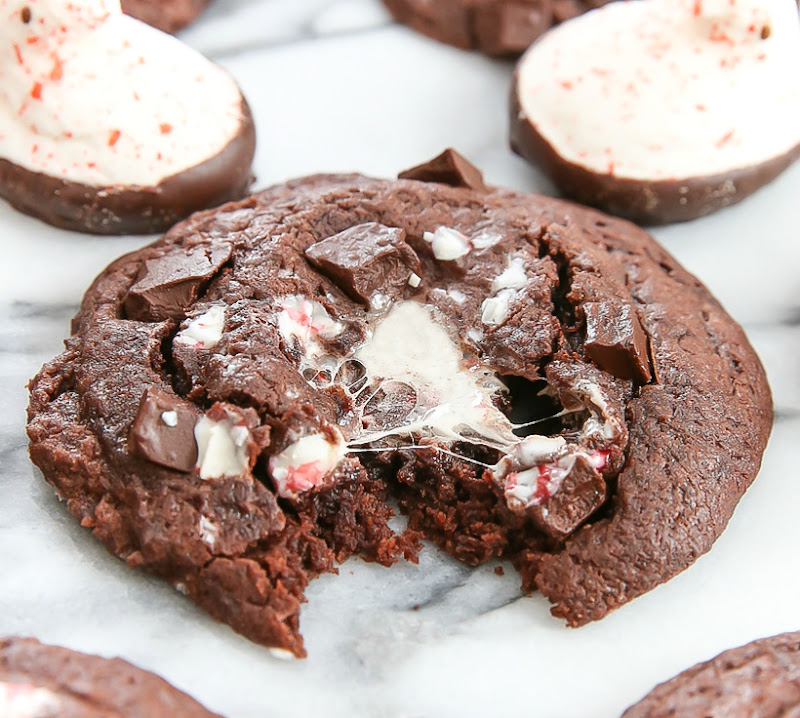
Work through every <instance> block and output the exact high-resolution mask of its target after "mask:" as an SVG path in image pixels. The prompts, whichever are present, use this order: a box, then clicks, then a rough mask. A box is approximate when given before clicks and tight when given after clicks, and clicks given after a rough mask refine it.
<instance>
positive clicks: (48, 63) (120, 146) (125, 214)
mask: <svg viewBox="0 0 800 718" xmlns="http://www.w3.org/2000/svg"><path fill="white" fill-rule="evenodd" d="M254 149H255V133H254V129H253V122H252V119H251V117H250V112H249V110H248V108H247V104H246V102H245V100H244V98H243V97H242V95H241V93H240V91H239V88H238V87H237V85H236V83H235V82H234V80H233V79H232V78H231V77H230V76H229V75H228V74H227V73H226V72H225V71H224V70H222V69H221V68H220V67H218V66H216V65H214V64H212V63H211V62H209V61H208V60H206V59H205V58H204V57H202V56H201V55H199V54H198V53H196V52H195V51H194V50H192V49H190V48H189V47H187V46H186V45H184V44H182V43H181V42H179V41H178V40H176V39H175V38H173V37H171V36H169V35H166V34H164V33H161V32H159V31H158V30H155V29H153V28H151V27H149V26H148V25H145V24H144V23H142V22H139V21H138V20H135V19H133V18H131V17H128V16H126V15H123V14H122V11H121V9H120V3H119V0H78V1H76V2H71V3H61V2H52V1H50V0H28V1H27V2H21V1H19V0H0V196H2V197H4V198H5V199H7V200H8V201H9V202H10V203H11V204H12V205H14V206H15V207H16V208H17V209H19V210H21V211H23V212H26V213H27V214H31V215H33V216H36V217H39V218H41V219H43V220H44V221H46V222H49V223H50V224H53V225H55V226H58V227H63V228H66V229H73V230H78V231H86V232H93V233H98V234H135V233H149V232H158V231H162V230H164V229H166V228H168V227H169V226H171V225H172V224H173V223H174V222H175V221H177V220H178V219H180V218H182V217H184V216H186V215H188V214H190V213H191V212H193V211H195V210H198V209H202V208H205V207H210V206H215V205H217V204H220V203H222V202H225V201H228V200H230V199H235V198H239V197H241V196H243V195H244V193H245V192H246V190H247V188H248V186H249V184H250V181H251V177H250V163H251V161H252V157H253V153H254Z"/></svg>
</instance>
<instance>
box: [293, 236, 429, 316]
mask: <svg viewBox="0 0 800 718" xmlns="http://www.w3.org/2000/svg"><path fill="white" fill-rule="evenodd" d="M405 236H406V233H405V230H402V229H399V228H397V227H386V226H384V225H382V224H378V223H377V222H367V223H366V224H360V225H358V226H356V227H352V228H350V229H346V230H344V231H343V232H338V233H337V234H334V235H333V236H332V237H328V238H327V239H323V240H322V241H321V242H317V243H316V244H313V245H312V246H310V247H309V248H308V249H307V250H306V252H305V254H306V257H308V260H309V261H310V262H311V263H312V264H313V265H314V266H315V267H318V268H319V270H320V271H321V272H322V273H323V274H326V275H327V276H329V277H330V278H331V279H332V280H333V281H334V282H335V283H336V284H337V285H338V286H339V287H340V288H341V289H342V291H344V292H345V293H346V294H347V295H348V296H349V297H350V298H351V299H353V300H355V301H357V302H361V303H363V304H366V305H367V306H369V305H370V304H371V303H372V301H373V299H374V298H375V295H376V294H377V295H378V296H379V297H380V298H381V299H380V301H393V300H394V299H396V298H397V297H398V296H401V295H402V292H403V289H404V288H405V287H406V286H407V285H408V283H409V280H410V281H411V282H412V283H414V282H416V280H415V279H413V277H416V278H417V280H418V279H419V278H420V274H421V273H422V269H421V267H420V263H419V257H417V255H416V254H415V253H414V250H413V249H411V247H409V246H408V244H406V241H405Z"/></svg>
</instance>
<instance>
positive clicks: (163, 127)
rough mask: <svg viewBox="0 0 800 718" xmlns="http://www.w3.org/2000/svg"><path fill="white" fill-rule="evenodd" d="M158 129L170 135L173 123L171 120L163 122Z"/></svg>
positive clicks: (163, 133)
mask: <svg viewBox="0 0 800 718" xmlns="http://www.w3.org/2000/svg"><path fill="white" fill-rule="evenodd" d="M158 129H159V130H161V134H162V135H168V134H169V133H170V132H172V125H171V124H169V122H162V123H161V124H160V125H159V126H158Z"/></svg>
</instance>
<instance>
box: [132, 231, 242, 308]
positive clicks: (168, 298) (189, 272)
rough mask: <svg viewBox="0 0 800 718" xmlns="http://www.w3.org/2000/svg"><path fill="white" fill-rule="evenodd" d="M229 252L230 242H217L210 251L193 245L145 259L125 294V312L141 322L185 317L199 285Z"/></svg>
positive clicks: (210, 275)
mask: <svg viewBox="0 0 800 718" xmlns="http://www.w3.org/2000/svg"><path fill="white" fill-rule="evenodd" d="M230 256H231V247H230V245H218V246H216V247H213V248H212V249H211V250H210V251H209V250H207V249H205V248H204V247H193V248H192V249H188V250H186V252H185V253H183V254H177V253H171V254H166V255H164V256H163V257H158V258H157V259H146V260H145V262H144V268H143V270H142V271H141V272H140V274H139V279H138V280H137V282H136V284H134V285H133V286H132V287H131V288H130V291H129V292H128V296H127V297H125V303H124V307H125V314H126V315H127V317H128V319H136V320H138V321H141V322H160V321H163V320H165V319H182V318H183V315H184V311H185V310H186V307H188V306H189V305H190V304H191V303H192V302H193V301H194V300H195V299H197V293H198V291H199V289H200V285H201V284H203V282H205V281H207V280H208V279H210V278H211V277H212V276H213V275H214V273H215V272H216V271H217V270H218V269H219V268H220V267H221V266H222V265H223V264H225V262H227V261H228V258H229V257H230Z"/></svg>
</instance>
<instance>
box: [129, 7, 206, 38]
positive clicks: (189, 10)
mask: <svg viewBox="0 0 800 718" xmlns="http://www.w3.org/2000/svg"><path fill="white" fill-rule="evenodd" d="M210 2H211V0H122V11H123V12H124V13H127V14H128V15H130V16H131V17H135V18H136V19H137V20H141V21H142V22H146V23H147V24H148V25H152V26H153V27H157V28H158V29H159V30H163V31H164V32H178V30H180V29H181V28H183V27H186V26H187V25H188V24H189V23H190V22H192V21H193V20H194V19H195V18H196V17H197V16H198V15H199V14H200V13H201V12H203V10H205V8H206V5H208V4H209V3H210Z"/></svg>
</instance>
